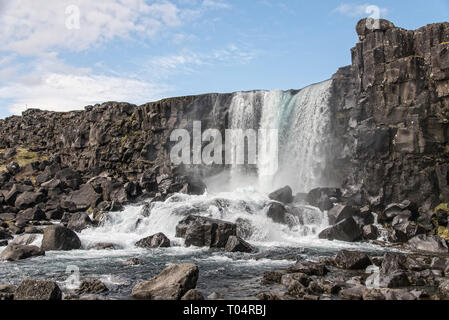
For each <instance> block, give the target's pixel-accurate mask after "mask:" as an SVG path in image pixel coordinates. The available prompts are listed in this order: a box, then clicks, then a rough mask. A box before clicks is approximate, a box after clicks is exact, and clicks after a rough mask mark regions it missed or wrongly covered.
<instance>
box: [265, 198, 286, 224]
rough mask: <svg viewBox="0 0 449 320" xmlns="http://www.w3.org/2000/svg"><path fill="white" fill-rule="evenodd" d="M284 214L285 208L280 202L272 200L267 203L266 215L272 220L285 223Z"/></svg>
mask: <svg viewBox="0 0 449 320" xmlns="http://www.w3.org/2000/svg"><path fill="white" fill-rule="evenodd" d="M286 214H287V210H286V208H285V207H284V206H283V205H282V204H280V203H278V202H273V203H270V204H269V205H268V209H267V217H268V218H270V219H271V220H273V222H275V223H280V224H287V216H286Z"/></svg>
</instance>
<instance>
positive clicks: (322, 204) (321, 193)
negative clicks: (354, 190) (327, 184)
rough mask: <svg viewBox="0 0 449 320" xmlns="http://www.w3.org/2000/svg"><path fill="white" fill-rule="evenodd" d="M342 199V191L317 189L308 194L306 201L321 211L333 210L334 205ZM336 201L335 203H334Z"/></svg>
mask: <svg viewBox="0 0 449 320" xmlns="http://www.w3.org/2000/svg"><path fill="white" fill-rule="evenodd" d="M340 198H341V191H340V189H336V188H317V189H313V190H312V191H310V192H309V193H308V194H307V197H306V201H307V202H308V203H309V204H310V205H311V206H314V207H317V208H320V209H321V210H323V211H325V210H330V209H332V208H333V206H334V205H333V203H334V202H337V201H338V200H339V199H340ZM332 200H334V201H332Z"/></svg>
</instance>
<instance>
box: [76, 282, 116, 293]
mask: <svg viewBox="0 0 449 320" xmlns="http://www.w3.org/2000/svg"><path fill="white" fill-rule="evenodd" d="M106 291H109V289H108V287H106V285H105V284H104V283H103V282H101V281H100V280H84V281H83V282H82V283H81V285H80V287H79V288H78V289H77V290H76V291H75V292H76V294H79V295H83V294H99V293H103V292H106Z"/></svg>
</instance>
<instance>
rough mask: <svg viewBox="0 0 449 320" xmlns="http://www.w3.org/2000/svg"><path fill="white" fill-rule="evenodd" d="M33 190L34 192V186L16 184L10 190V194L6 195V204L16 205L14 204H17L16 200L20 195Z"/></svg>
mask: <svg viewBox="0 0 449 320" xmlns="http://www.w3.org/2000/svg"><path fill="white" fill-rule="evenodd" d="M32 190H33V187H32V186H27V185H22V184H14V185H13V186H12V187H11V189H10V190H9V192H8V193H7V194H6V195H5V202H6V203H7V204H9V205H14V203H15V202H16V198H17V196H18V195H19V194H21V193H23V192H26V191H32Z"/></svg>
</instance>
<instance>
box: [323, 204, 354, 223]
mask: <svg viewBox="0 0 449 320" xmlns="http://www.w3.org/2000/svg"><path fill="white" fill-rule="evenodd" d="M357 215H360V209H358V208H356V207H353V206H348V205H341V204H338V205H336V206H334V207H333V208H332V209H330V210H329V211H328V213H327V216H328V218H329V224H330V225H334V224H336V223H339V222H341V221H343V220H344V219H346V218H351V217H354V216H357Z"/></svg>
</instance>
